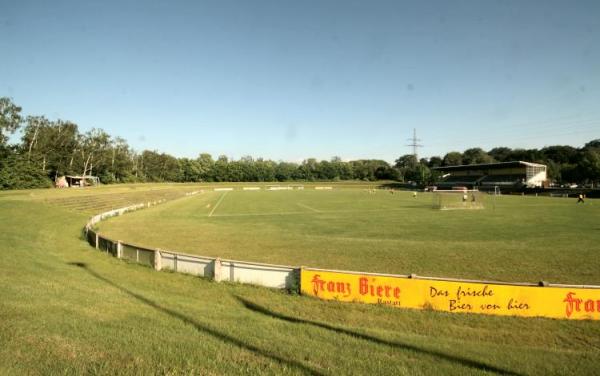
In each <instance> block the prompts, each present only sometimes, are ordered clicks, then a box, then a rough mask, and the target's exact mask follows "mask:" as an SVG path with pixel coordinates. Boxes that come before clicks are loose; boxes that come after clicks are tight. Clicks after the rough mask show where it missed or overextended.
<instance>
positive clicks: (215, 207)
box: [208, 191, 229, 217]
mask: <svg viewBox="0 0 600 376" xmlns="http://www.w3.org/2000/svg"><path fill="white" fill-rule="evenodd" d="M227 193H229V191H225V193H223V195H221V198H220V199H219V201H217V203H216V204H215V206H214V207H213V210H211V211H210V213H209V214H208V216H209V217H212V215H213V213H214V212H215V210H217V207H218V206H219V204H221V201H223V199H224V198H225V196H227Z"/></svg>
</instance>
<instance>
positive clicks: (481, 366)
mask: <svg viewBox="0 0 600 376" xmlns="http://www.w3.org/2000/svg"><path fill="white" fill-rule="evenodd" d="M234 297H235V298H236V299H237V300H238V301H239V302H241V303H242V304H243V305H244V306H245V307H246V308H248V309H249V310H251V311H254V312H257V313H260V314H263V315H267V316H270V317H273V318H276V319H279V320H283V321H287V322H291V323H294V324H305V325H312V326H315V327H318V328H322V329H327V330H330V331H333V332H336V333H341V334H345V335H348V336H351V337H354V338H358V339H362V340H365V341H370V342H374V343H376V344H379V345H385V346H390V347H393V348H398V349H402V350H411V351H415V352H418V353H422V354H425V355H429V356H432V357H435V358H438V359H440V360H445V361H448V362H452V363H457V364H460V365H463V366H466V367H471V368H475V369H478V370H481V371H488V372H495V373H499V374H503V375H520V374H519V373H516V372H513V371H510V370H506V369H502V368H498V367H496V366H492V365H489V364H486V363H482V362H478V361H476V360H471V359H466V358H462V357H459V356H455V355H450V354H446V353H443V352H440V351H436V350H429V349H426V348H423V347H420V346H415V345H411V344H407V343H402V342H397V341H388V340H385V339H381V338H377V337H374V336H370V335H368V334H363V333H359V332H355V331H352V330H348V329H344V328H340V327H337V326H333V325H329V324H325V323H320V322H316V321H310V320H305V319H300V318H297V317H292V316H287V315H284V314H282V313H278V312H274V311H271V310H269V309H268V308H265V307H263V306H260V305H258V304H256V303H254V302H251V301H249V300H246V299H244V298H242V297H239V296H234Z"/></svg>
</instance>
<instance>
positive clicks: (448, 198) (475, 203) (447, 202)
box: [433, 189, 485, 210]
mask: <svg viewBox="0 0 600 376" xmlns="http://www.w3.org/2000/svg"><path fill="white" fill-rule="evenodd" d="M484 201H485V193H484V192H480V191H478V190H476V189H463V190H456V189H452V190H435V191H433V208H434V209H439V210H462V209H483V208H484V204H485V203H484Z"/></svg>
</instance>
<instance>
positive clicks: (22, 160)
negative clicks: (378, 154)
mask: <svg viewBox="0 0 600 376" xmlns="http://www.w3.org/2000/svg"><path fill="white" fill-rule="evenodd" d="M21 110H22V109H21V107H19V106H17V105H16V104H14V103H13V102H12V100H11V99H10V98H6V97H2V98H0V189H20V188H36V187H49V186H52V183H53V182H54V181H55V180H56V178H57V177H59V176H63V175H94V176H98V177H99V178H100V181H101V182H102V183H105V184H110V183H130V182H238V181H256V182H260V181H280V182H283V181H317V180H368V181H375V180H396V181H404V182H408V181H412V182H416V183H419V184H429V183H433V182H435V181H436V179H437V178H439V177H438V176H436V173H435V171H434V170H432V168H433V167H438V166H451V165H459V164H477V163H488V162H494V161H499V162H504V161H512V160H524V161H530V162H539V163H544V164H547V165H548V170H549V176H550V178H552V179H554V180H556V181H558V182H562V181H567V182H578V183H583V182H590V181H595V182H597V181H598V180H600V139H599V140H594V141H591V142H589V143H588V144H586V145H585V146H584V147H583V148H581V149H578V148H573V147H570V146H550V147H547V148H543V149H540V150H537V149H527V150H525V149H509V148H505V147H499V148H494V149H492V150H490V151H489V152H485V151H484V150H482V149H479V148H475V149H468V150H465V151H464V152H462V153H461V152H450V153H448V154H446V155H445V156H444V157H443V158H442V157H431V158H423V159H420V160H417V159H416V158H415V157H414V156H413V155H404V156H402V157H400V158H398V159H397V160H396V162H395V164H394V165H390V164H389V163H387V162H386V161H383V160H377V159H364V160H355V161H349V162H345V161H342V160H341V159H340V158H339V157H333V158H331V160H321V161H319V160H317V159H315V158H308V159H305V160H304V161H303V162H301V163H292V162H284V161H277V162H275V161H272V160H265V159H262V158H253V157H251V156H246V157H242V158H240V159H239V160H230V159H229V158H228V157H227V156H224V155H221V156H219V157H218V158H216V159H214V158H213V157H212V156H211V155H210V154H207V153H202V154H199V155H198V157H197V158H176V157H174V156H172V155H169V154H166V153H161V152H158V151H155V150H144V151H142V152H137V151H135V150H133V149H132V148H131V147H130V146H129V145H128V143H127V141H126V140H124V139H122V138H120V137H113V136H111V135H109V134H108V133H106V132H105V131H104V130H102V129H96V128H94V129H91V130H89V131H87V132H83V133H82V132H80V131H79V127H78V126H77V124H75V123H74V122H71V121H65V120H60V119H59V120H55V121H53V120H49V119H47V118H46V117H44V116H27V117H23V116H22V115H21ZM16 131H21V134H22V136H21V139H20V142H17V143H13V144H10V143H9V142H8V140H9V137H8V136H9V135H10V134H12V133H14V132H16Z"/></svg>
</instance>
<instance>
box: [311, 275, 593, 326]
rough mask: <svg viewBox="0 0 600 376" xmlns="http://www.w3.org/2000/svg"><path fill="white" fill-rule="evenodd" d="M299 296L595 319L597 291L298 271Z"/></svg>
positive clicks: (393, 304)
mask: <svg viewBox="0 0 600 376" xmlns="http://www.w3.org/2000/svg"><path fill="white" fill-rule="evenodd" d="M300 289H301V292H302V294H304V295H312V296H316V297H318V298H321V299H326V300H338V301H343V302H362V303H368V304H384V305H389V306H394V307H402V308H417V309H431V310H437V311H446V312H469V313H483V314H490V315H509V316H524V317H536V316H538V317H552V318H559V319H577V320H600V289H594V288H569V287H537V286H518V285H498V284H486V283H472V282H454V281H439V280H426V279H416V278H405V277H395V276H386V275H374V274H359V273H348V272H337V271H325V270H319V269H305V268H303V269H302V271H301V276H300Z"/></svg>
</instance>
